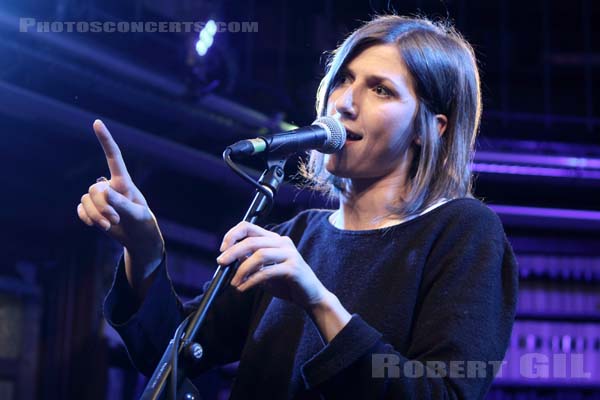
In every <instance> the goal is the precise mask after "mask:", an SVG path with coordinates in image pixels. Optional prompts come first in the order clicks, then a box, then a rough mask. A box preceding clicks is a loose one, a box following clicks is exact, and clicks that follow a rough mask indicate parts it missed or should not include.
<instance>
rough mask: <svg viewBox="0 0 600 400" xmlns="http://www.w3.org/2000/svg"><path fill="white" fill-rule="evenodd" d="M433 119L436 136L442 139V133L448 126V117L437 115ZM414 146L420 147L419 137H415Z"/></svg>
mask: <svg viewBox="0 0 600 400" xmlns="http://www.w3.org/2000/svg"><path fill="white" fill-rule="evenodd" d="M434 118H435V123H436V125H437V129H438V135H439V137H442V135H443V134H444V132H446V127H447V126H448V117H446V116H445V115H444V114H437V115H436V116H435V117H434ZM415 144H416V145H417V146H420V145H421V138H420V137H419V136H417V137H415Z"/></svg>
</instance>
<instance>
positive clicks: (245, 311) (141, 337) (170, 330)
mask: <svg viewBox="0 0 600 400" xmlns="http://www.w3.org/2000/svg"><path fill="white" fill-rule="evenodd" d="M207 284H208V283H207ZM207 284H206V285H205V289H206V287H207ZM256 294H257V291H256V290H249V291H248V292H244V293H240V292H238V291H236V290H235V288H233V287H231V286H228V287H227V288H225V289H224V290H223V292H222V293H221V294H220V295H219V296H218V297H217V299H216V300H215V302H214V303H213V306H212V307H211V308H210V310H209V312H208V315H207V317H206V320H205V322H204V324H203V326H202V329H201V330H200V332H199V337H198V340H197V341H198V342H199V343H200V344H201V345H202V347H203V349H204V355H203V358H202V362H201V363H200V364H199V365H198V368H197V370H194V371H189V372H191V374H192V375H195V374H197V373H200V372H203V371H206V370H208V369H210V368H212V367H214V366H217V365H223V364H227V363H230V362H233V361H237V360H239V358H240V354H241V350H242V348H243V345H244V342H245V340H246V337H247V334H248V329H249V324H250V318H251V314H252V308H253V304H254V301H255V299H256ZM201 299H202V295H200V296H198V297H196V298H195V299H193V300H191V301H190V302H188V303H185V304H183V303H182V302H181V301H180V300H179V298H178V297H177V295H176V293H175V291H174V289H173V285H172V283H171V280H170V278H169V276H168V273H167V268H166V255H165V256H164V257H163V260H162V262H161V264H160V265H159V267H158V270H157V271H156V277H155V278H154V281H153V283H152V286H151V287H150V289H149V290H148V293H147V295H146V297H145V299H144V301H143V302H142V304H140V305H138V304H137V299H136V298H135V295H134V294H133V292H132V290H131V288H130V286H129V284H128V282H127V278H126V276H125V266H124V261H123V258H121V261H120V262H119V265H118V267H117V270H116V274H115V279H114V282H113V285H112V287H111V289H110V291H109V293H108V295H107V297H106V299H105V302H104V315H105V318H106V320H107V321H108V323H109V324H110V325H111V326H113V327H114V328H115V330H116V331H117V332H118V333H119V335H120V336H121V338H122V339H123V341H124V343H125V345H126V347H127V351H128V353H129V356H130V358H131V360H132V362H133V364H134V365H135V367H136V368H137V369H138V370H139V371H141V372H142V373H143V374H145V375H147V376H149V375H151V374H152V372H153V371H154V369H155V367H156V365H157V364H158V361H159V360H160V358H161V357H162V355H163V352H164V350H165V349H166V347H167V345H168V343H169V341H170V340H171V339H172V337H173V334H174V333H175V329H177V326H178V325H179V324H180V322H181V321H182V320H183V319H184V318H185V316H186V315H188V314H189V313H191V312H192V311H195V310H196V309H197V307H198V304H199V302H200V300H201Z"/></svg>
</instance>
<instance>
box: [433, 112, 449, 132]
mask: <svg viewBox="0 0 600 400" xmlns="http://www.w3.org/2000/svg"><path fill="white" fill-rule="evenodd" d="M435 122H436V124H437V128H438V134H439V135H440V137H442V135H443V134H444V132H446V127H447V126H448V117H446V116H445V115H444V114H437V115H436V116H435Z"/></svg>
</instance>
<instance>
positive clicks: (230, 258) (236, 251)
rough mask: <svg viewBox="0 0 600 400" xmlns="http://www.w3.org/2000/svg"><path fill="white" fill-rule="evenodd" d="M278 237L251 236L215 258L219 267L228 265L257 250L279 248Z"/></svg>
mask: <svg viewBox="0 0 600 400" xmlns="http://www.w3.org/2000/svg"><path fill="white" fill-rule="evenodd" d="M278 239H279V237H264V236H251V237H246V238H245V239H243V240H242V241H240V242H237V243H235V244H234V245H233V246H231V247H230V248H228V249H227V250H225V251H224V252H223V254H221V255H220V256H219V257H218V258H217V262H218V263H219V264H220V265H229V264H231V263H232V262H234V261H235V260H240V259H243V258H244V257H246V256H248V254H252V253H254V252H255V251H256V250H258V249H262V248H271V247H280V245H281V243H280V242H281V241H280V240H278Z"/></svg>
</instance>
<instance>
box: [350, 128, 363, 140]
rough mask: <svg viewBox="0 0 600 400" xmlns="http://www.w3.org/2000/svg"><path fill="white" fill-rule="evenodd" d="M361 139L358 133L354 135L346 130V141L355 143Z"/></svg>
mask: <svg viewBox="0 0 600 400" xmlns="http://www.w3.org/2000/svg"><path fill="white" fill-rule="evenodd" d="M361 139H362V135H359V134H358V133H354V132H352V131H349V130H346V140H352V141H356V140H361Z"/></svg>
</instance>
